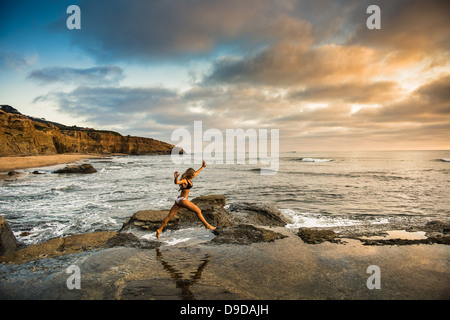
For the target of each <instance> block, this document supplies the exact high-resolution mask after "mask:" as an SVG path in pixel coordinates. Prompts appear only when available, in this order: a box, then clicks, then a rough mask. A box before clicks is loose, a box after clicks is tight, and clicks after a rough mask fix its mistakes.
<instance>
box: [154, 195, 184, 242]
mask: <svg viewBox="0 0 450 320" xmlns="http://www.w3.org/2000/svg"><path fill="white" fill-rule="evenodd" d="M178 210H180V206H179V205H177V204H176V203H174V204H173V206H172V208H171V209H170V211H169V214H168V215H167V216H166V217H165V218H164V220H163V221H162V222H161V226H160V227H159V229H158V230H156V238H158V239H159V236H160V235H161V232H162V230H163V229H164V226H165V225H166V224H167V222H169V220H170V219H172V218H173V216H174V215H176V214H177V212H178Z"/></svg>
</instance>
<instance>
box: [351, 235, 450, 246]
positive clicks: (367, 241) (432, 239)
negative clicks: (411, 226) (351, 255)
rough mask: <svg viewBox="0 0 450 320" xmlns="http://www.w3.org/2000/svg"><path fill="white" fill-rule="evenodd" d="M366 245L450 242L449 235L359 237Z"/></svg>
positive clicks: (446, 243) (447, 243)
mask: <svg viewBox="0 0 450 320" xmlns="http://www.w3.org/2000/svg"><path fill="white" fill-rule="evenodd" d="M359 240H361V241H362V243H363V244H364V245H366V246H393V245H398V246H404V245H412V244H445V245H449V244H450V236H442V237H429V238H427V239H414V240H410V239H377V240H373V239H359Z"/></svg>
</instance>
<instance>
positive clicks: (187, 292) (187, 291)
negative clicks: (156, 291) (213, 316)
mask: <svg viewBox="0 0 450 320" xmlns="http://www.w3.org/2000/svg"><path fill="white" fill-rule="evenodd" d="M156 259H157V260H158V261H159V262H161V264H162V266H163V268H164V270H166V271H167V272H168V273H169V275H170V277H171V278H172V279H173V280H174V281H175V285H176V287H177V288H179V289H180V290H181V299H183V300H195V296H194V294H193V293H192V291H191V286H192V285H193V284H195V283H197V281H198V280H200V279H201V277H202V273H203V271H204V270H205V268H206V265H207V264H208V263H209V255H208V254H206V255H205V256H204V257H203V258H202V259H200V264H199V266H198V267H197V271H196V272H195V273H193V275H192V276H191V277H190V278H189V279H185V278H184V276H183V273H182V272H181V271H180V270H178V269H176V268H174V267H173V266H172V265H170V264H169V263H168V262H167V261H166V260H164V258H163V256H162V253H161V251H160V250H159V248H158V249H156Z"/></svg>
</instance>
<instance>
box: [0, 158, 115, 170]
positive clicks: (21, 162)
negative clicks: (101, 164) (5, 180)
mask: <svg viewBox="0 0 450 320" xmlns="http://www.w3.org/2000/svg"><path fill="white" fill-rule="evenodd" d="M107 156H111V154H75V153H73V154H52V155H36V156H5V157H0V175H2V174H4V173H8V172H10V171H13V170H20V169H30V168H38V167H47V166H53V165H57V164H69V163H74V162H77V161H80V160H84V159H95V158H97V159H101V158H104V157H107Z"/></svg>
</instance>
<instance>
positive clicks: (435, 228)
mask: <svg viewBox="0 0 450 320" xmlns="http://www.w3.org/2000/svg"><path fill="white" fill-rule="evenodd" d="M422 230H424V231H428V232H440V233H444V234H445V233H449V232H450V224H448V223H445V222H442V221H436V220H434V221H430V222H428V223H427V224H425V226H424V227H423V228H422Z"/></svg>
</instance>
